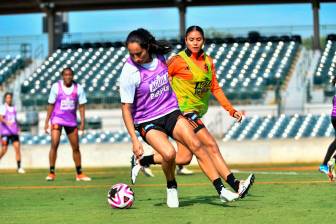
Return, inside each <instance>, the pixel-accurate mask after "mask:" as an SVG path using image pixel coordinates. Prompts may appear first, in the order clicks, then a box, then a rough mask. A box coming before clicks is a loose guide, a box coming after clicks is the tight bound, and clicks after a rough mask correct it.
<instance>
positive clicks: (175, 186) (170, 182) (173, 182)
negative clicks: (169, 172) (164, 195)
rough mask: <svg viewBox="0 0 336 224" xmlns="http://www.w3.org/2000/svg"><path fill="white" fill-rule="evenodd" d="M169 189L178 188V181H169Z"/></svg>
mask: <svg viewBox="0 0 336 224" xmlns="http://www.w3.org/2000/svg"><path fill="white" fill-rule="evenodd" d="M167 188H168V189H170V188H177V183H176V180H175V179H174V180H168V181H167Z"/></svg>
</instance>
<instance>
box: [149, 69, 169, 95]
mask: <svg viewBox="0 0 336 224" xmlns="http://www.w3.org/2000/svg"><path fill="white" fill-rule="evenodd" d="M167 83H168V76H167V73H165V74H164V75H162V76H160V75H157V76H156V78H155V80H153V81H152V82H151V83H150V84H149V90H150V92H151V93H152V92H154V91H156V90H157V89H159V88H160V87H162V86H164V85H165V84H167Z"/></svg>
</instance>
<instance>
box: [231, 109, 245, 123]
mask: <svg viewBox="0 0 336 224" xmlns="http://www.w3.org/2000/svg"><path fill="white" fill-rule="evenodd" d="M233 117H234V118H236V119H237V121H238V122H241V121H242V119H243V114H242V113H241V112H239V111H236V112H234V114H233Z"/></svg>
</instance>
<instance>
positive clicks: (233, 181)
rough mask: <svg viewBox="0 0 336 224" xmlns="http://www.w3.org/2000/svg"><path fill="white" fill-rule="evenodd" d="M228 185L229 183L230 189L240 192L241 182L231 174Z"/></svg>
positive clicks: (227, 181) (227, 178)
mask: <svg viewBox="0 0 336 224" xmlns="http://www.w3.org/2000/svg"><path fill="white" fill-rule="evenodd" d="M226 183H228V184H229V185H230V187H232V189H233V190H235V192H238V189H239V183H240V181H239V180H237V179H236V178H235V176H234V175H233V173H230V174H229V175H228V176H227V177H226Z"/></svg>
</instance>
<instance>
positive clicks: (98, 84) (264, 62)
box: [21, 38, 300, 107]
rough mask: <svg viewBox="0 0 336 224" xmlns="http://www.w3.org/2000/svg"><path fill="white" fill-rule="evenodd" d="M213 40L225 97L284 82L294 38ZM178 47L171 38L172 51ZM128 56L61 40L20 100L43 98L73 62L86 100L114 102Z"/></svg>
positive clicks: (117, 48)
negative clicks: (62, 43)
mask: <svg viewBox="0 0 336 224" xmlns="http://www.w3.org/2000/svg"><path fill="white" fill-rule="evenodd" d="M248 41H249V40H248V39H233V40H230V41H228V39H222V40H220V41H218V40H212V41H210V42H209V43H207V44H206V45H205V51H206V53H207V54H209V55H211V56H212V57H213V58H214V63H215V65H216V68H217V77H218V81H219V84H220V86H221V87H222V88H223V89H224V91H225V93H226V95H228V97H229V98H230V99H239V100H245V99H252V100H253V99H255V100H258V99H261V98H262V97H263V94H264V93H265V90H266V89H267V88H268V87H269V86H274V85H276V83H277V82H279V84H282V83H284V81H285V79H286V76H287V75H288V73H289V69H290V67H291V65H292V63H293V59H294V57H295V55H296V53H297V49H298V47H299V45H300V44H299V42H298V41H296V40H291V39H290V38H284V39H281V38H278V39H276V40H273V39H272V41H271V39H267V38H266V39H263V40H262V41H259V42H251V43H250V42H248ZM181 49H182V45H181V44H175V45H174V50H173V52H172V53H171V54H170V55H167V57H171V56H173V55H174V54H176V53H177V52H178V51H180V50H181ZM127 57H128V54H127V49H126V48H125V47H124V46H122V44H121V43H119V44H114V45H113V44H110V45H107V44H105V45H103V44H99V45H93V44H83V45H78V44H77V45H64V46H63V47H62V49H58V50H57V51H56V52H55V53H54V54H53V55H52V56H50V57H49V58H48V59H47V60H46V61H45V62H44V63H43V64H42V66H41V67H39V68H38V69H37V70H36V71H35V72H34V73H33V74H32V75H31V76H30V77H29V78H28V79H27V80H25V81H24V83H23V85H22V89H21V92H22V99H23V106H26V107H30V106H35V105H37V106H41V105H45V104H46V102H47V96H48V94H49V91H50V88H51V85H52V84H53V83H54V82H56V81H57V80H58V79H60V75H61V74H60V72H61V70H62V68H64V67H72V68H73V70H74V73H75V80H77V82H79V83H80V84H82V85H83V87H84V88H85V90H86V92H87V95H88V100H89V104H113V103H117V102H119V91H118V88H119V76H120V72H121V69H122V66H123V64H124V62H125V61H126V59H127Z"/></svg>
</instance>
